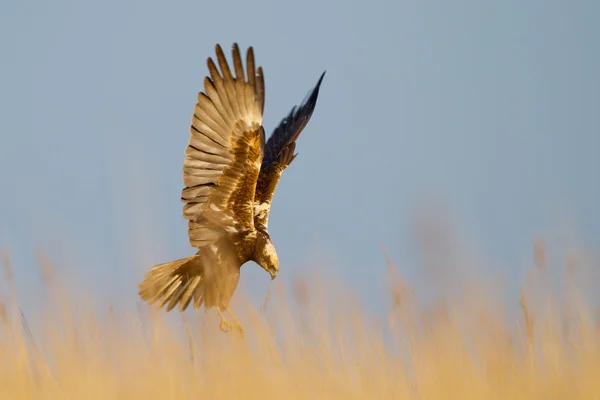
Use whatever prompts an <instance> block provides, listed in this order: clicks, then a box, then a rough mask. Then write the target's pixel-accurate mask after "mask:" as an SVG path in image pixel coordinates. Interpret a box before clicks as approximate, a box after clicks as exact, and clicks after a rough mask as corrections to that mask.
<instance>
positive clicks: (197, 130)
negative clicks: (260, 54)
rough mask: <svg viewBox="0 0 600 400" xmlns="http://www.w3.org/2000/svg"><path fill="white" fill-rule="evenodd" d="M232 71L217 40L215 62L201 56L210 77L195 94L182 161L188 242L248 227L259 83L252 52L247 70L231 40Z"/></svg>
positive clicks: (260, 133)
mask: <svg viewBox="0 0 600 400" xmlns="http://www.w3.org/2000/svg"><path fill="white" fill-rule="evenodd" d="M232 53H233V66H234V72H235V76H234V75H233V74H232V72H231V70H230V69H229V65H228V63H227V59H226V58H225V54H224V53H223V50H222V49H221V46H219V45H218V44H217V45H216V54H217V63H218V65H219V67H220V72H219V69H217V66H216V65H215V62H214V61H213V60H212V59H211V58H209V59H208V60H207V64H208V69H209V72H210V78H209V77H205V79H204V90H205V91H204V93H199V94H198V102H197V104H196V106H195V108H194V115H193V117H192V126H191V128H190V134H191V137H190V140H189V144H188V147H187V149H186V157H185V161H184V165H183V181H184V184H185V185H186V187H185V188H184V189H183V191H182V194H181V200H182V202H184V203H185V205H184V207H183V216H184V218H186V219H187V220H188V221H189V223H188V228H189V229H188V235H189V240H190V243H191V244H192V246H194V247H197V248H201V247H203V246H206V245H210V244H214V243H217V242H218V241H219V240H221V239H222V238H223V237H224V236H228V235H229V236H233V235H235V234H242V233H244V232H251V231H253V230H254V216H253V207H252V206H253V204H254V194H255V189H256V181H257V179H258V175H259V171H260V165H261V162H262V157H263V155H262V153H263V146H264V130H263V127H262V118H263V112H262V110H263V108H264V104H263V101H264V86H263V85H264V83H263V79H262V69H261V68H260V67H259V69H258V71H259V72H258V76H257V75H256V71H255V69H254V68H255V66H254V53H253V50H252V48H250V49H249V50H248V53H247V57H246V60H247V62H246V64H247V71H246V72H247V75H248V78H246V77H245V76H244V69H243V65H242V60H241V55H240V51H239V48H238V45H237V44H234V45H233V51H232Z"/></svg>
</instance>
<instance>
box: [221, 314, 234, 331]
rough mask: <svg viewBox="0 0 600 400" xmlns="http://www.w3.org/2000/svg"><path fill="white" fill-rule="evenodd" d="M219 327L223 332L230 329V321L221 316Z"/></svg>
mask: <svg viewBox="0 0 600 400" xmlns="http://www.w3.org/2000/svg"><path fill="white" fill-rule="evenodd" d="M219 328H221V330H222V331H223V332H225V333H227V332H229V331H230V330H231V322H229V321H227V320H226V319H225V318H223V317H222V318H221V324H220V325H219Z"/></svg>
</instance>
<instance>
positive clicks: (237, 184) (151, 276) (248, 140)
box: [139, 43, 325, 334]
mask: <svg viewBox="0 0 600 400" xmlns="http://www.w3.org/2000/svg"><path fill="white" fill-rule="evenodd" d="M216 56H217V57H216V60H217V63H218V66H219V68H220V70H219V68H217V64H215V62H214V61H213V59H212V58H210V57H209V58H208V60H207V64H208V70H209V74H210V76H206V77H205V78H204V92H200V93H199V94H198V101H197V103H196V105H195V107H194V114H193V116H192V124H191V127H190V139H189V143H188V146H187V148H186V151H185V161H184V164H183V182H184V185H185V188H184V189H183V191H182V193H181V201H182V202H183V203H184V206H183V216H184V218H185V219H186V220H188V236H189V241H190V244H191V245H192V246H193V247H195V248H197V249H198V251H197V252H196V254H195V255H193V256H191V257H188V258H183V259H180V260H176V261H171V262H168V263H164V264H159V265H156V266H154V267H152V268H151V269H150V271H149V272H148V273H147V274H146V275H145V277H144V280H143V281H142V282H141V284H140V286H139V295H140V297H141V298H142V300H144V301H146V302H147V303H149V304H154V303H158V304H159V305H160V307H161V308H162V307H164V306H165V305H166V310H167V311H170V310H172V309H173V308H175V307H176V306H178V308H179V310H180V311H184V310H185V309H186V308H187V307H188V306H189V305H190V304H192V302H193V306H194V307H195V308H199V307H201V306H202V305H203V304H204V307H205V309H209V308H212V307H215V308H216V310H217V313H218V314H219V316H220V318H221V323H220V328H221V330H222V331H224V332H228V331H229V330H230V329H231V328H232V327H234V326H235V327H236V328H238V329H239V330H240V332H241V333H242V334H243V327H242V325H241V324H240V323H239V321H238V320H237V318H236V317H235V315H234V314H233V313H232V312H231V310H230V300H231V298H232V296H233V294H234V292H235V289H236V287H237V285H238V281H239V278H240V268H241V266H242V265H243V264H245V263H246V262H248V261H254V262H255V263H257V264H258V265H259V266H260V267H262V268H263V269H265V270H266V271H267V272H268V273H269V274H270V276H271V279H275V277H276V276H277V273H278V272H279V259H278V257H277V253H276V251H275V247H274V246H273V243H272V242H271V238H270V236H269V232H268V230H267V225H268V221H269V212H270V209H271V202H272V200H273V194H274V192H275V188H276V186H277V183H278V182H279V179H280V177H281V174H282V172H283V171H284V170H285V169H286V168H287V167H288V166H289V165H290V164H291V163H292V161H293V160H294V159H295V158H296V156H297V154H296V153H294V151H295V149H296V140H297V139H298V137H299V136H300V133H301V132H302V130H303V129H304V128H305V127H306V124H307V123H308V121H309V120H310V117H311V116H312V113H313V111H314V109H315V105H316V103H317V96H318V94H319V88H320V86H321V81H322V80H323V77H324V76H325V72H323V73H322V74H321V76H320V78H319V80H318V82H317V84H316V86H315V87H314V88H313V89H312V90H311V91H310V92H309V93H308V94H307V96H306V97H305V99H304V100H303V102H302V103H301V104H300V106H298V107H296V106H294V107H293V108H292V109H291V111H290V113H289V114H288V115H287V116H286V117H285V118H283V119H282V120H281V122H280V124H279V125H278V126H277V127H276V128H275V130H274V131H273V134H272V135H271V137H270V138H269V140H268V141H267V142H266V143H265V130H264V128H263V125H262V122H263V111H264V105H265V104H264V102H265V84H264V76H263V71H262V67H260V66H259V67H258V68H256V67H255V64H254V51H253V49H252V47H249V48H248V50H247V52H246V70H245V71H244V66H243V64H242V57H241V55H240V49H239V47H238V45H237V44H236V43H234V44H233V46H232V56H233V72H232V70H231V69H230V68H229V64H228V63H227V59H226V57H225V54H224V53H223V50H222V48H221V46H220V45H219V44H217V45H216ZM224 311H227V313H228V314H229V316H230V317H231V319H232V322H230V321H229V320H228V319H226V318H225V316H224V314H223V312H224Z"/></svg>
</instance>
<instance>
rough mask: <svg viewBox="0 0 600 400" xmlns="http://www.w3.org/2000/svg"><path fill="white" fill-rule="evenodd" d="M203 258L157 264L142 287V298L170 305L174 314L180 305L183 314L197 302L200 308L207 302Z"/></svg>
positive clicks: (146, 277) (149, 302)
mask: <svg viewBox="0 0 600 400" xmlns="http://www.w3.org/2000/svg"><path fill="white" fill-rule="evenodd" d="M200 258H201V257H200V256H199V255H194V256H192V257H188V258H182V259H180V260H175V261H171V262H168V263H164V264H159V265H155V266H154V267H152V268H151V269H150V271H149V272H148V273H147V274H146V276H145V277H144V280H143V281H142V283H141V284H140V286H139V288H140V290H139V296H140V297H141V299H142V300H144V301H145V302H147V303H148V304H154V303H159V304H160V307H161V308H162V307H164V306H165V304H166V305H167V307H166V310H167V311H171V310H172V309H173V308H174V307H175V306H176V305H177V304H179V310H180V311H184V310H185V309H186V308H187V307H188V306H189V305H190V303H191V302H192V300H194V307H195V308H198V307H200V306H201V305H202V302H203V301H204V285H203V282H202V276H201V271H202V265H201V262H200Z"/></svg>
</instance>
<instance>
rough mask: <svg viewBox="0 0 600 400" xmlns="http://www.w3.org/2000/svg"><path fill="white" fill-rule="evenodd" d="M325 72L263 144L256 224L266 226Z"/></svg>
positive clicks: (313, 106) (259, 226)
mask: <svg viewBox="0 0 600 400" xmlns="http://www.w3.org/2000/svg"><path fill="white" fill-rule="evenodd" d="M324 76H325V72H323V74H321V77H320V78H319V81H318V82H317V84H316V86H315V87H314V88H313V89H312V90H311V91H310V92H309V93H308V94H307V95H306V97H305V99H304V101H302V103H301V104H300V106H299V107H296V106H294V107H292V110H291V111H290V113H289V114H288V115H287V116H286V117H285V118H284V119H282V120H281V122H280V123H279V126H277V128H275V130H274V131H273V134H272V135H271V137H270V138H269V141H268V142H267V144H266V146H265V150H264V158H263V160H262V167H261V169H260V175H259V177H258V183H257V185H256V194H255V195H254V225H255V226H256V227H257V228H260V229H262V230H265V231H266V230H267V225H268V222H269V211H270V210H271V202H272V200H273V194H274V193H275V188H276V187H277V183H278V182H279V178H280V177H281V173H282V172H283V171H284V170H285V169H286V168H287V167H288V165H290V164H291V163H292V161H294V158H296V156H297V154H294V150H295V149H296V140H297V139H298V137H299V136H300V133H302V130H303V129H304V127H306V124H308V121H309V120H310V117H311V116H312V113H313V111H314V109H315V106H316V104H317V97H318V96H319V88H320V87H321V82H322V81H323V77H324Z"/></svg>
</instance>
